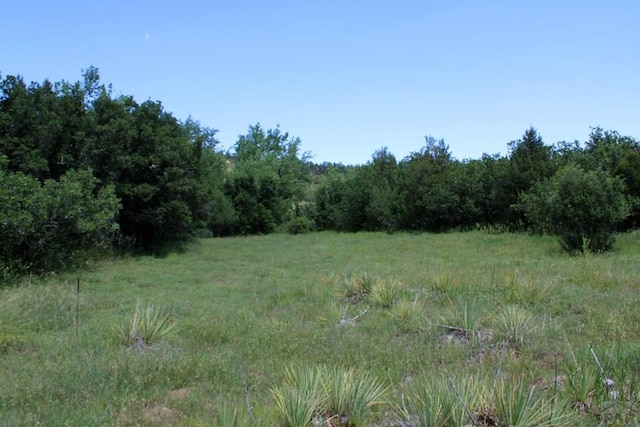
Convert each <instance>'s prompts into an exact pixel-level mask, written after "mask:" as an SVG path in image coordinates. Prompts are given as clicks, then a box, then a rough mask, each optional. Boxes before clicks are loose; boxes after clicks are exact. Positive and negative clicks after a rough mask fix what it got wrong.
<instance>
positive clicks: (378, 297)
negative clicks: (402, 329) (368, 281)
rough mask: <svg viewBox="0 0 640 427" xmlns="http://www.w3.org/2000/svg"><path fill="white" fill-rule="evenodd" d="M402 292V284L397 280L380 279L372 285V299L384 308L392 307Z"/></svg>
mask: <svg viewBox="0 0 640 427" xmlns="http://www.w3.org/2000/svg"><path fill="white" fill-rule="evenodd" d="M401 292H402V289H401V287H400V284H399V283H398V282H397V281H395V280H390V281H386V280H381V279H378V280H376V281H375V282H374V283H373V286H372V287H371V293H370V296H371V300H372V301H373V302H374V303H375V304H376V305H378V306H380V307H382V308H390V307H392V306H393V304H394V303H395V301H396V300H397V299H398V297H399V296H400V294H401Z"/></svg>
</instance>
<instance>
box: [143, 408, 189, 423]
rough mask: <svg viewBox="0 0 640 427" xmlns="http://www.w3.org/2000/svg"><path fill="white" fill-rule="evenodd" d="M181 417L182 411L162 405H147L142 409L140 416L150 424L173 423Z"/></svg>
mask: <svg viewBox="0 0 640 427" xmlns="http://www.w3.org/2000/svg"><path fill="white" fill-rule="evenodd" d="M183 417H184V415H183V414H182V412H180V411H178V410H175V409H173V408H169V407H168V406H164V405H153V406H147V407H146V408H144V409H143V410H142V418H143V419H144V420H145V421H148V422H151V423H152V424H160V423H162V424H175V423H177V422H178V421H180V420H181V419H182V418H183Z"/></svg>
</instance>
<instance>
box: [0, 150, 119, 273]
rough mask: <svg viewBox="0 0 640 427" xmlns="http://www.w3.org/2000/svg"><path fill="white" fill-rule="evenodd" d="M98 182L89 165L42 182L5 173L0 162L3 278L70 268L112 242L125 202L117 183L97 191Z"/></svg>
mask: <svg viewBox="0 0 640 427" xmlns="http://www.w3.org/2000/svg"><path fill="white" fill-rule="evenodd" d="M1 160H2V159H0V162H1ZM97 184H98V181H97V179H96V178H94V177H93V176H92V174H91V171H88V170H86V171H74V170H70V171H68V172H67V173H66V174H65V175H63V176H62V177H61V178H60V181H55V180H51V179H50V180H46V181H45V182H44V183H43V184H40V182H39V181H38V180H37V179H36V178H33V177H30V176H27V175H24V174H22V173H20V172H15V173H11V172H6V171H5V170H4V169H3V168H2V163H0V218H2V221H0V255H2V264H1V265H0V269H2V271H3V273H2V275H3V277H10V276H11V273H12V272H13V273H18V274H19V273H25V272H26V271H27V270H35V271H36V272H43V271H51V270H56V269H58V268H60V267H65V266H66V267H68V266H69V263H70V262H73V261H74V259H76V258H78V257H79V256H84V255H86V254H87V253H89V252H90V251H92V250H94V249H97V248H100V247H102V246H104V245H105V244H109V242H110V239H111V238H113V237H114V233H115V232H116V231H117V224H116V223H115V217H116V216H117V215H118V210H119V207H120V203H119V201H118V199H117V198H116V196H115V192H114V189H113V186H107V187H104V188H102V189H100V190H97V189H96V187H97ZM16 270H20V271H16Z"/></svg>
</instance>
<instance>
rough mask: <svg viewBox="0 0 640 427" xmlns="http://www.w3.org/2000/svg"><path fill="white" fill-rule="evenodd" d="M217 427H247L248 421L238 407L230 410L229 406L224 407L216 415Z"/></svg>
mask: <svg viewBox="0 0 640 427" xmlns="http://www.w3.org/2000/svg"><path fill="white" fill-rule="evenodd" d="M216 425H217V426H219V427H242V426H245V425H247V420H246V419H245V418H244V417H243V416H242V415H241V414H240V412H239V411H238V409H237V408H236V407H233V408H230V407H229V406H227V405H222V407H221V408H220V409H219V410H218V412H217V413H216Z"/></svg>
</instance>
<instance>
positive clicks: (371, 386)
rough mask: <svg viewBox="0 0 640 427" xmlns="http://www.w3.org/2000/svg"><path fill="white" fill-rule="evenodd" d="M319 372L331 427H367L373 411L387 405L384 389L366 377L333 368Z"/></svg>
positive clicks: (377, 382) (377, 381)
mask: <svg viewBox="0 0 640 427" xmlns="http://www.w3.org/2000/svg"><path fill="white" fill-rule="evenodd" d="M320 372H321V376H322V383H323V386H324V395H325V398H326V400H325V403H326V408H325V416H326V417H327V418H328V419H330V420H331V421H330V422H331V424H330V425H339V426H353V427H358V426H364V425H367V424H365V423H366V421H367V420H368V419H369V416H370V414H371V412H372V410H373V409H374V408H376V407H378V406H380V405H383V404H386V403H387V401H386V399H385V396H386V394H387V388H386V387H385V386H384V385H383V383H382V382H381V381H379V380H378V379H377V378H375V377H373V376H371V375H369V374H366V373H359V372H357V371H355V370H353V369H342V368H335V367H334V368H326V367H325V368H320Z"/></svg>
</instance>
